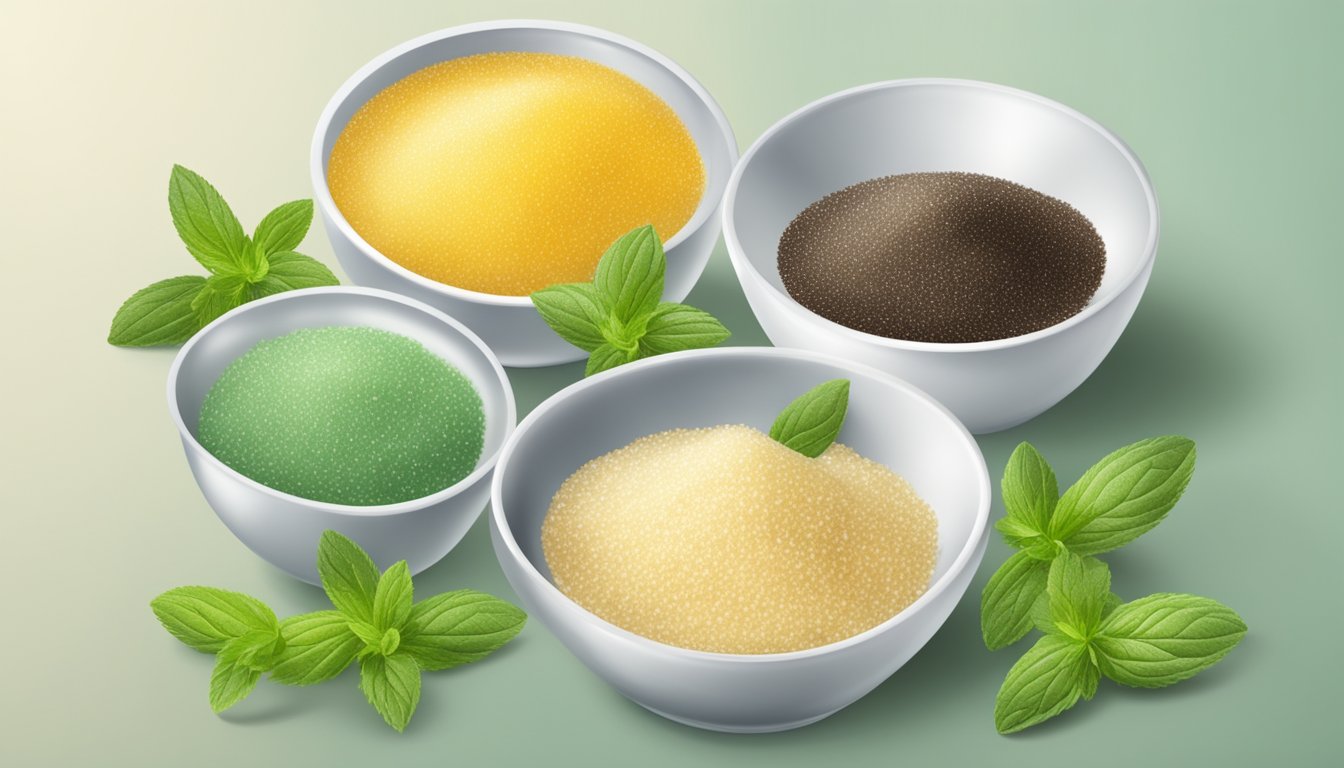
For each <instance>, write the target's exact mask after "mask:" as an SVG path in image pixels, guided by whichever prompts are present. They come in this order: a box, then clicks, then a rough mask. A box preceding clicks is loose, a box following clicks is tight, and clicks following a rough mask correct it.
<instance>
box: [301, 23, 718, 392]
mask: <svg viewBox="0 0 1344 768" xmlns="http://www.w3.org/2000/svg"><path fill="white" fill-rule="evenodd" d="M491 51H533V52H541V53H555V54H562V55H568V56H580V57H582V58H585V59H588V60H590V61H595V62H597V63H599V64H604V65H606V66H608V67H611V68H612V69H615V70H617V71H619V72H622V73H624V74H625V75H627V76H629V77H631V78H633V79H634V80H636V81H638V82H639V83H641V84H643V85H644V86H645V87H647V88H648V89H649V90H651V91H653V92H654V93H655V94H657V95H658V96H659V98H661V99H662V100H663V101H665V102H666V103H667V104H668V105H669V106H671V107H672V109H673V110H674V111H675V112H676V113H677V115H678V116H679V117H680V118H681V120H682V122H684V123H685V124H686V127H687V129H689V130H690V133H691V137H692V138H693V139H694V140H695V144H696V147H697V148H698V149H699V151H700V157H701V159H702V160H703V161H704V164H705V193H704V196H703V197H702V198H701V199H700V205H699V207H698V208H696V210H695V214H694V215H693V216H692V217H691V220H690V221H689V222H687V223H686V226H684V227H682V228H681V230H680V231H678V232H677V233H676V234H675V235H673V236H672V237H671V238H669V239H668V240H667V242H666V243H664V249H665V250H666V252H667V280H666V287H665V289H664V291H663V298H664V299H665V300H667V301H681V300H682V299H684V298H686V295H687V294H688V293H690V292H691V287H692V286H694V285H695V281H696V280H698V279H699V278H700V273H701V272H703V271H704V269H705V263H706V262H707V261H708V260H709V255H710V252H711V251H713V249H714V242H715V241H716V240H717V239H718V237H719V216H718V212H719V207H720V202H721V201H722V199H723V190H724V188H725V187H726V186H727V184H728V176H729V174H730V173H731V172H732V170H733V165H734V164H735V163H736V162H737V140H736V139H735V138H733V132H732V129H731V128H730V127H729V126H728V119H727V118H726V117H724V115H723V111H722V110H721V109H719V106H718V104H716V103H715V102H714V99H713V98H712V97H711V96H710V95H709V93H708V92H707V91H706V90H705V89H704V87H703V86H701V85H700V84H699V83H698V82H696V81H695V79H694V78H693V77H691V76H690V74H688V73H687V72H686V71H685V70H683V69H682V68H681V67H679V66H677V64H676V63H675V62H673V61H672V60H671V59H668V58H667V57H665V56H663V55H662V54H659V53H658V52H657V51H654V50H652V49H650V48H647V47H645V46H643V45H640V44H639V43H636V42H634V41H633V40H628V39H626V38H624V37H621V36H619V35H614V34H612V33H610V32H606V31H604V30H600V29H596V28H593V27H585V26H580V25H577V24H564V23H560V22H553V21H516V20H515V21H492V22H487V23H482V24H467V25H465V26H460V27H453V28H451V29H445V30H442V31H439V32H434V33H431V34H428V35H425V36H423V37H418V38H416V39H414V40H411V41H409V42H407V43H403V44H401V45H399V46H397V47H396V48H393V49H392V50H390V51H388V52H386V53H384V54H382V55H381V56H379V57H378V58H376V59H374V60H373V61H371V62H369V63H368V64H367V65H365V66H364V68H363V69H361V70H359V71H358V72H356V73H355V74H354V75H353V76H352V77H351V78H350V79H349V80H347V81H346V82H345V84H344V85H342V86H341V88H340V90H338V91H337V92H336V95H335V96H333V97H332V99H331V101H330V103H328V104H327V108H326V109H325V110H324V111H323V112H322V117H321V119H320V120H318V122H317V131H316V133H315V134H314V136H313V146H312V158H311V160H312V163H311V167H312V176H313V188H314V190H315V194H316V202H317V209H318V211H319V212H321V215H322V221H323V223H324V224H325V226H326V229H327V236H328V237H329V238H330V240H331V247H332V250H334V251H335V253H336V257H337V258H338V259H339V260H340V262H341V267H342V268H343V269H344V270H345V273H346V274H347V275H349V277H350V279H351V280H353V281H354V282H356V283H358V284H360V285H368V286H373V287H375V288H385V289H387V290H390V291H396V292H397V293H402V294H405V295H407V296H411V297H413V298H416V299H419V300H421V301H423V302H425V303H426V304H429V305H430V306H432V307H435V308H437V309H440V310H443V311H444V312H447V313H448V314H450V315H452V316H453V317H455V318H457V319H459V320H461V321H462V322H463V323H465V324H466V325H467V327H469V328H471V329H472V330H473V331H475V332H476V333H477V335H479V336H480V337H481V338H482V339H485V342H486V343H487V344H489V345H490V348H491V349H493V350H495V353H496V354H497V355H499V359H500V360H501V361H502V362H503V363H504V364H505V365H509V366H522V367H531V366H542V365H554V364H556V363H564V362H569V361H572V360H579V359H582V358H584V357H586V356H587V353H585V352H583V351H582V350H580V349H578V348H576V347H574V346H571V345H570V344H568V343H567V342H565V341H564V340H563V339H561V338H560V337H559V336H557V335H556V334H555V332H554V331H552V330H551V329H550V328H549V327H548V326H547V325H546V323H545V322H543V321H542V319H541V316H540V315H539V314H537V310H536V308H535V307H533V306H532V301H531V299H529V298H528V297H526V296H498V295H494V294H488V293H480V292H477V291H470V290H466V289H464V288H457V287H454V286H451V285H445V284H443V283H440V282H437V281H434V280H431V279H429V278H427V277H424V276H422V275H419V274H416V273H415V272H412V271H410V270H409V269H406V268H405V267H403V266H401V265H399V264H397V263H395V262H393V261H392V260H390V259H388V258H387V257H386V256H384V255H383V254H381V253H379V252H378V251H377V250H375V249H374V248H373V246H371V245H369V244H368V243H367V242H366V241H365V240H364V238H362V237H360V235H359V233H358V232H356V231H355V230H354V228H353V227H351V226H350V223H349V222H347V221H346V220H345V217H344V216H342V215H341V212H340V210H339V209H338V208H337V207H336V203H335V201H334V200H332V197H331V191H330V190H329V189H328V188H327V161H328V159H329V158H330V157H331V150H332V147H333V146H334V145H335V142H336V139H337V137H339V136H340V134H341V131H342V130H344V129H345V126H346V124H347V123H348V122H349V121H350V118H351V117H352V116H353V115H354V113H355V112H356V111H357V110H358V109H359V108H360V107H361V106H363V105H364V104H365V103H366V102H367V101H368V100H369V99H370V98H372V97H373V96H374V95H376V94H377V93H378V92H379V91H382V90H383V89H384V88H386V87H388V86H390V85H392V84H393V83H395V82H397V81H398V80H401V79H402V78H404V77H406V76H407V75H409V74H411V73H412V72H415V71H417V70H420V69H423V68H425V67H427V66H430V65H431V64H436V63H438V62H441V61H447V60H449V59H455V58H459V57H462V56H470V55H472V54H478V53H487V52H491ZM618 234H620V233H618ZM612 239H613V240H615V237H613V238H612Z"/></svg>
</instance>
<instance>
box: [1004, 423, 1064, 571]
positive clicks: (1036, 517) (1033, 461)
mask: <svg viewBox="0 0 1344 768" xmlns="http://www.w3.org/2000/svg"><path fill="white" fill-rule="evenodd" d="M1001 488H1002V491H1003V506H1004V508H1005V509H1006V511H1007V514H1006V516H1005V517H1004V521H1007V520H1011V521H1012V522H1013V523H1014V524H1015V526H1016V529H1015V532H1014V534H1011V535H1009V534H1008V533H1007V531H1004V530H1003V528H1000V531H1001V532H1003V533H1005V535H1007V536H1008V543H1009V544H1013V545H1014V546H1016V545H1017V541H1016V539H1021V538H1030V536H1020V535H1018V534H1019V533H1020V532H1025V531H1030V532H1031V533H1030V535H1032V536H1035V535H1042V534H1045V533H1046V532H1047V531H1049V530H1050V514H1051V513H1052V512H1054V511H1055V503H1056V502H1058V501H1059V484H1058V482H1056V480H1055V473H1054V471H1053V470H1052V469H1050V464H1049V463H1048V462H1046V460H1045V457H1044V456H1042V455H1041V454H1040V452H1038V451H1037V450H1036V448H1035V446H1033V445H1032V444H1031V443H1022V444H1020V445H1018V446H1017V448H1016V449H1015V450H1014V451H1013V454H1012V455H1011V456H1009V457H1008V464H1007V466H1005V467H1004V469H1003V481H1002V483H1001ZM1000 522H1003V521H1000Z"/></svg>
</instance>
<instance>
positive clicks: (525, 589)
mask: <svg viewBox="0 0 1344 768" xmlns="http://www.w3.org/2000/svg"><path fill="white" fill-rule="evenodd" d="M835 378H847V379H849V380H850V381H851V389H850V404H849V413H848V416H847V418H846V420H845V426H844V430H843V431H842V432H841V433H840V441H841V442H843V443H845V444H846V445H849V446H851V447H853V448H854V449H856V450H858V451H859V452H860V453H862V454H863V455H864V456H867V457H869V458H871V459H874V460H876V461H879V462H882V463H883V464H885V465H887V466H888V467H891V468H892V469H894V470H896V471H897V472H900V473H901V474H902V475H904V476H905V477H906V478H907V479H908V480H909V481H910V482H911V483H912V484H913V485H914V487H915V490H916V491H918V493H919V494H920V496H921V497H923V498H924V500H925V501H927V502H928V503H929V504H930V505H931V506H932V507H933V510H934V512H935V513H936V515H937V517H938V560H937V565H936V566H935V570H934V575H933V582H932V584H931V586H930V587H929V590H928V592H926V593H925V594H924V595H923V596H921V597H920V598H919V599H918V600H916V601H915V602H914V603H913V604H912V605H911V606H910V607H908V608H906V609H905V610H904V611H902V612H901V613H899V614H898V615H896V616H894V617H892V618H891V619H889V620H888V621H886V622H884V623H882V624H880V625H878V626H877V627H874V628H872V629H870V630H868V631H866V632H864V633H862V634H859V635H856V636H854V637H851V638H849V639H847V640H842V641H840V642H837V643H832V644H830V645H826V646H822V647H819V648H813V649H810V650H805V651H796V652H793V653H778V654H763V655H735V654H724V653H706V652H703V651H693V650H687V649H684V648H677V647H673V646H670V645H665V644H663V643H659V642H656V641H653V640H649V639H647V638H644V637H640V636H638V635H635V634H633V633H630V632H627V631H625V630H623V629H620V628H619V627H616V626H614V625H612V624H609V623H608V622H606V621H604V620H602V619H600V618H598V617H597V616H595V615H593V614H592V613H589V612H588V611H587V610H585V609H583V608H582V607H580V606H579V605H578V604H577V603H575V602H573V601H572V600H570V599H569V598H568V597H565V595H564V594H562V593H561V592H560V590H559V589H557V588H556V587H555V585H554V584H552V583H551V580H550V571H549V569H548V568H547V567H546V561H545V558H544V557H543V555H542V551H541V524H542V521H543V519H544V518H545V516H546V511H547V508H548V507H549V505H550V501H551V497H552V496H553V495H554V494H555V492H556V490H557V489H558V488H559V487H560V483H561V482H563V481H564V480H565V478H567V477H569V475H571V474H572V473H573V472H574V471H575V470H577V469H578V468H579V467H580V466H582V465H583V464H584V463H585V462H587V461H589V460H591V459H594V458H596V457H598V456H600V455H602V454H604V453H607V452H609V451H612V450H614V449H616V448H619V447H621V446H624V445H626V444H628V443H630V442H631V441H633V440H635V439H636V438H639V437H642V436H644V435H648V434H652V433H654V432H659V431H662V430H666V429H672V428H676V427H705V426H713V425H716V424H736V423H745V424H748V425H751V426H755V427H757V428H760V429H762V430H768V429H769V428H770V425H771V423H772V422H773V421H774V418H775V416H776V415H777V413H778V411H779V410H780V409H781V408H783V407H784V406H785V405H786V404H787V403H789V402H790V401H791V400H793V399H794V398H795V397H797V396H798V395H799V394H801V393H803V392H804V391H806V390H807V389H809V388H811V387H813V386H815V385H816V384H819V383H821V382H822V381H826V380H828V379H835ZM989 503H990V489H989V475H988V474H987V472H986V470H985V462H984V458H983V457H982V456H981V455H980V450H979V448H978V447H977V446H976V443H975V440H974V439H972V438H971V436H970V434H969V433H967V431H966V429H965V428H964V427H962V425H961V424H960V423H959V422H958V421H957V420H956V419H955V418H954V417H953V416H952V415H951V414H950V413H949V412H948V411H947V409H945V408H943V407H942V406H941V405H939V404H938V403H936V402H934V401H933V400H932V399H930V398H929V397H928V396H927V395H925V394H924V393H922V392H920V391H919V390H917V389H915V388H914V387H912V386H910V385H909V384H906V383H905V382H902V381H900V380H899V379H896V378H895V377H892V376H890V375H888V374H884V373H882V372H880V371H877V370H874V369H872V368H868V367H866V366H860V365H856V364H854V363H851V362H847V361H844V360H841V359H839V358H834V357H829V356H825V355H819V354H816V353H812V352H804V351H799V350H785V349H769V348H752V347H734V348H724V349H709V350H698V351H694V352H681V353H674V354H668V355H661V356H658V357H652V358H648V359H646V360H641V361H638V362H635V363H631V364H628V365H623V366H621V367H619V368H616V369H613V370H611V371H608V372H606V373H603V374H599V375H597V376H594V377H591V378H587V379H584V380H582V381H580V382H578V383H577V384H573V385H571V386H569V387H567V388H565V389H563V390H561V391H560V392H559V393H558V394H556V395H555V396H554V397H552V398H550V399H549V400H547V401H545V402H544V403H542V404H541V405H540V406H538V407H537V409H536V410H534V411H532V413H531V414H529V415H528V417H527V418H526V419H524V420H523V422H522V423H521V424H519V425H518V430H517V431H516V432H515V433H514V436H513V438H512V439H510V440H509V442H508V444H507V445H505V447H504V451H503V453H502V454H501V455H500V459H499V466H498V469H497V471H496V473H495V480H494V484H493V490H492V496H491V510H492V512H491V520H490V522H491V532H492V534H493V539H494V544H495V553H496V555H497V556H498V557H499V562H500V565H501V567H502V568H503V570H504V575H505V576H506V577H508V580H509V583H510V584H511V585H513V588H514V591H516V592H517V593H518V596H519V598H521V599H522V601H523V603H524V604H525V605H526V606H527V608H528V610H529V611H530V612H531V613H532V615H533V616H535V617H536V618H537V619H539V620H540V621H541V622H542V623H543V624H545V625H546V626H547V627H548V628H549V629H550V630H551V631H552V632H553V633H555V635H556V636H557V637H558V638H559V639H560V641H561V642H563V643H564V644H565V645H566V646H567V647H568V648H569V650H570V651H571V652H573V653H574V655H575V656H577V657H578V658H579V660H580V661H582V662H583V663H584V664H586V665H587V666H588V667H589V668H591V669H592V670H593V671H594V672H596V673H597V674H598V675H599V676H601V677H602V678H603V679H604V680H606V681H607V682H608V683H610V684H611V685H612V686H613V687H615V688H616V689H617V690H618V691H620V692H621V693H623V694H625V695H626V696H627V697H629V698H631V699H633V700H634V701H635V702H637V703H638V704H640V705H642V706H644V707H646V708H648V709H650V710H652V711H654V712H656V713H658V714H660V715H663V716H664V717H668V718H671V719H673V720H676V721H679V722H682V723H686V724H688V725H694V726H697V727H701V728H710V729H714V730H721V731H734V732H757V731H778V730H785V729H788V728H796V727H799V726H802V725H807V724H808V723H812V722H815V721H817V720H820V719H821V718H823V717H826V716H827V715H829V714H831V713H833V712H835V711H837V710H839V709H841V708H842V707H845V706H847V705H849V704H851V703H853V702H854V701H856V700H857V699H858V698H859V697H861V696H863V695H864V694H866V693H868V692H869V691H871V690H872V689H873V688H875V687H876V686H877V685H878V684H879V683H881V682H882V681H883V680H885V679H887V677H888V676H890V675H891V673H893V672H895V671H896V670H897V669H898V668H900V666H901V665H902V664H904V663H905V662H906V661H907V660H908V659H909V658H910V657H911V656H913V655H914V654H915V652H916V651H918V650H919V649H920V648H921V647H923V645H924V643H926V642H927V641H928V640H929V638H930V637H932V636H933V634H934V632H936V631H937V630H938V628H939V627H940V626H941V625H942V624H943V622H944V621H945V620H946V619H947V617H948V615H949V614H950V613H951V611H952V608H953V607H954V606H955V605H956V604H957V601H958V600H960V599H961V596H962V594H963V593H964V592H965V591H966V587H967V585H968V584H969V583H970V580H971V576H972V575H973V574H974V573H975V570H976V567H977V566H978V565H979V564H980V558H981V557H982V556H983V555H984V551H985V541H986V536H985V532H986V530H987V529H986V525H987V522H988V517H989ZM800 608H801V607H800Z"/></svg>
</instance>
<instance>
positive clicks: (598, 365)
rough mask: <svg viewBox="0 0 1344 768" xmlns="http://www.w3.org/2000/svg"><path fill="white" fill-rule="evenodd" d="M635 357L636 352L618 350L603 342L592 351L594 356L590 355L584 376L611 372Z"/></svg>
mask: <svg viewBox="0 0 1344 768" xmlns="http://www.w3.org/2000/svg"><path fill="white" fill-rule="evenodd" d="M635 357H636V353H634V352H628V351H626V350H623V349H617V348H616V347H614V346H612V345H611V344H608V343H606V342H603V343H602V344H601V345H600V346H598V347H597V348H596V349H594V350H593V351H592V354H590V355H588V364H587V365H586V366H584V369H583V375H584V376H592V375H593V374H595V373H601V372H603V371H609V370H611V369H612V368H615V367H616V366H618V365H625V364H626V363H628V362H630V361H631V360H634V359H635Z"/></svg>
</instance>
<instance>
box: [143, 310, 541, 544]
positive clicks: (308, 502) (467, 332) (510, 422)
mask: <svg viewBox="0 0 1344 768" xmlns="http://www.w3.org/2000/svg"><path fill="white" fill-rule="evenodd" d="M331 294H336V295H342V296H351V295H353V296H364V297H369V298H373V299H377V300H380V301H389V302H393V303H396V304H401V305H403V306H406V307H409V308H411V309H414V310H418V311H420V312H422V313H424V314H427V315H429V316H430V317H431V318H433V319H434V320H438V321H440V322H441V323H443V324H444V326H446V329H447V330H448V331H449V332H450V333H456V334H458V335H460V336H461V337H463V338H465V339H466V340H467V341H469V342H471V343H472V344H473V345H474V346H475V347H476V349H477V350H479V351H480V352H481V353H482V354H483V355H484V356H485V359H486V361H487V362H488V363H490V367H491V370H493V371H494V373H495V384H497V385H498V386H499V388H500V390H501V391H502V392H503V395H504V435H503V439H502V440H500V444H499V447H498V448H496V449H495V451H494V452H493V453H491V454H490V455H489V456H486V457H484V458H483V459H479V460H478V463H477V465H476V468H475V469H474V470H472V471H471V474H469V475H467V476H466V477H464V478H462V479H461V480H458V481H457V482H456V483H453V484H452V485H450V486H448V487H447V488H444V489H442V490H439V491H435V492H434V493H432V494H429V495H428V496H421V497H419V498H415V499H407V500H406V501H398V502H395V503H392V504H370V505H367V506H360V505H356V504H337V503H334V502H330V501H318V500H317V499H308V498H304V497H303V496H296V495H294V494H292V493H286V492H285V491H280V490H277V489H275V488H272V487H270V486H268V485H264V484H262V483H259V482H257V481H256V480H253V479H252V478H250V477H248V476H247V475H244V474H243V473H241V472H239V471H238V470H236V469H234V468H233V467H230V466H229V465H227V464H225V463H224V462H223V461H220V460H219V458H218V457H216V456H215V455H214V454H213V453H211V452H210V451H209V450H208V449H207V448H206V447H205V446H204V445H201V442H200V441H199V440H197V439H196V435H194V434H192V432H191V430H189V429H187V425H186V422H185V421H183V419H182V408H181V405H180V404H179V403H178V400H177V382H178V378H179V376H180V374H181V370H182V367H183V364H184V362H185V361H186V359H187V356H188V355H189V354H190V353H191V350H192V349H193V348H194V347H195V346H196V343H197V342H198V341H199V340H200V339H203V338H205V336H206V334H208V333H210V332H212V331H213V330H215V329H216V328H219V327H222V326H224V325H227V324H229V323H231V322H233V321H234V320H235V319H236V318H237V317H239V316H241V315H244V314H246V313H247V312H249V311H252V310H255V309H257V308H258V307H262V306H266V305H268V304H276V303H280V302H284V301H303V300H305V299H307V298H309V297H312V296H319V295H331ZM407 338H412V337H410V336H407ZM415 340H416V341H417V342H418V341H419V339H415ZM168 412H169V414H170V415H171V416H172V419H173V424H174V425H175V426H176V427H177V432H178V434H179V435H180V436H181V437H182V440H183V441H184V442H186V443H187V444H188V445H189V446H191V449H192V450H194V451H196V452H197V453H198V454H199V455H201V456H203V457H204V458H205V461H206V462H207V463H209V464H210V465H211V467H212V468H214V469H215V470H216V471H219V472H222V473H223V474H224V475H226V476H228V477H229V478H230V479H232V480H233V481H234V482H238V483H241V484H243V485H245V486H247V487H249V488H251V489H252V490H254V491H257V492H259V493H261V494H263V495H266V496H270V497H272V498H275V499H278V500H280V501H284V502H288V503H290V504H295V505H299V506H302V507H304V508H306V509H311V510H315V511H319V512H327V513H331V514H337V515H346V516H349V517H391V516H394V515H399V514H403V513H406V512H415V511H418V510H421V509H425V508H428V507H432V506H434V505H436V504H439V503H440V502H443V501H446V500H448V499H450V498H452V497H454V496H457V495H458V494H460V493H463V492H465V491H466V490H467V489H469V488H471V487H473V486H475V485H476V484H477V483H479V482H480V481H481V478H483V477H485V476H486V475H487V474H489V473H490V472H491V471H492V470H493V469H494V467H495V465H496V463H498V461H499V457H500V454H501V453H503V451H504V446H505V445H506V444H507V443H508V442H509V439H510V438H511V437H512V436H513V430H514V429H515V427H516V422H517V420H518V412H517V404H516V403H515V402H514V397H513V387H512V385H511V384H510V383H509V377H508V375H507V374H506V373H505V372H504V367H503V366H502V365H501V364H500V362H499V358H497V357H495V353H494V352H492V351H491V350H490V347H488V346H486V344H485V342H483V341H481V338H480V337H479V336H477V335H476V334H475V333H473V332H472V331H471V329H470V328H468V327H467V326H465V325H463V324H462V323H461V322H459V321H458V320H456V319H454V318H452V317H450V316H448V315H446V314H444V313H443V312H440V311H439V310H437V309H434V308H433V307H431V306H429V305H427V304H425V303H424V302H420V301H416V300H415V299H412V298H409V297H407V296H402V295H401V294H398V293H393V292H391V291H384V290H381V289H378V288H365V287H362V286H349V285H337V286H323V287H317V288H301V289H298V290H294V291H285V292H283V293H278V294H275V295H273V296H267V297H265V298H261V299H256V300H254V301H249V302H247V303H246V304H243V305H241V306H239V307H235V308H234V309H231V310H229V311H228V312H226V313H224V314H223V315H220V316H219V317H218V318H216V319H215V320H214V321H213V322H211V323H210V324H209V325H207V326H205V327H204V328H202V329H201V330H199V331H197V332H196V333H195V334H194V335H193V336H192V337H191V338H190V339H188V340H187V343H185V344H183V345H182V348H181V349H180V350H178V352H177V356H176V357H174V358H173V365H172V367H171V368H170V369H169V371H168Z"/></svg>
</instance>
